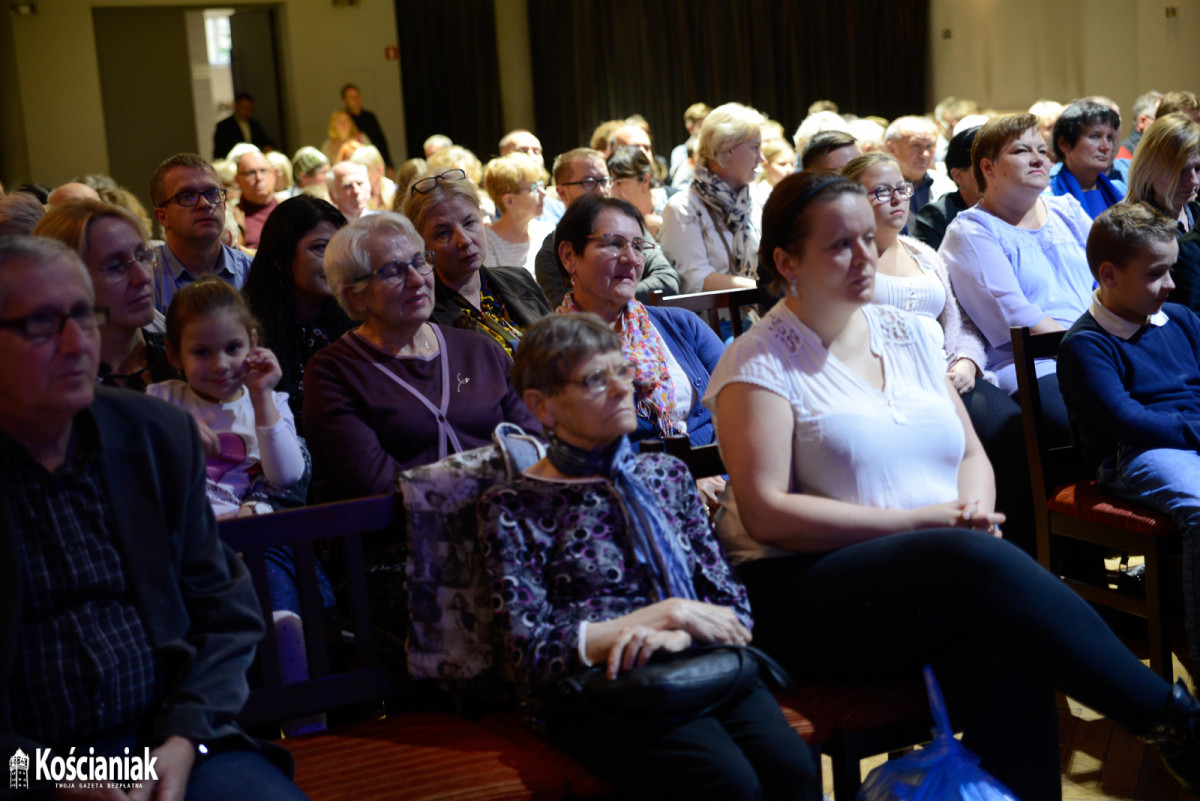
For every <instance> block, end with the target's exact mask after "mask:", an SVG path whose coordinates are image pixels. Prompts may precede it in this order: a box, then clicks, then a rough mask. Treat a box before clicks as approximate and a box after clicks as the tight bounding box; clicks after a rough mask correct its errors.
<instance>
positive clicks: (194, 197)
mask: <svg viewBox="0 0 1200 801" xmlns="http://www.w3.org/2000/svg"><path fill="white" fill-rule="evenodd" d="M200 198H204V202H205V203H207V204H208V205H210V206H220V205H221V204H222V203H224V202H225V190H224V189H221V188H220V187H213V188H212V189H205V190H204V191H203V192H197V191H196V190H194V189H185V190H183V191H182V192H176V193H175V194H174V195H172V196H171V197H169V198H167V199H166V200H164V201H163V202H162V203H159V204H158V206H159V208H162V207H163V206H165V205H167V204H168V203H178V204H179V205H180V206H183V207H184V208H185V209H190V208H192V207H193V206H196V205H199V203H200Z"/></svg>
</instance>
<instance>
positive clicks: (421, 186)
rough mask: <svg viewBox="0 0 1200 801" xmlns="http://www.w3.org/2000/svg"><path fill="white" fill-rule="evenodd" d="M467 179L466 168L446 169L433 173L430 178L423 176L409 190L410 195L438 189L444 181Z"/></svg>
mask: <svg viewBox="0 0 1200 801" xmlns="http://www.w3.org/2000/svg"><path fill="white" fill-rule="evenodd" d="M466 179H467V171H466V170H457V169H456V170H446V171H445V172H444V173H442V174H441V175H431V176H429V177H428V178H422V179H421V180H419V181H417V182H416V183H415V184H413V185H412V189H410V190H409V191H408V194H409V196H410V197H411V196H412V195H418V194H420V195H423V194H425V193H426V192H432V191H433V190H434V189H437V185H438V184H439V183H441V182H442V181H465V180H466Z"/></svg>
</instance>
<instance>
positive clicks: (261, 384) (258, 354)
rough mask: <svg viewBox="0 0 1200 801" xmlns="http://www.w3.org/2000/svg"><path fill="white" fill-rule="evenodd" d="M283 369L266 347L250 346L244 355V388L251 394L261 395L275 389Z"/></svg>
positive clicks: (281, 376)
mask: <svg viewBox="0 0 1200 801" xmlns="http://www.w3.org/2000/svg"><path fill="white" fill-rule="evenodd" d="M281 378H283V370H282V369H281V368H280V366H279V360H278V359H276V358H275V354H274V353H272V352H271V351H270V350H269V349H268V348H251V349H250V355H249V356H247V357H246V390H247V391H248V392H250V393H251V394H253V395H262V394H265V393H267V392H270V391H271V390H273V389H275V387H276V386H278V385H279V379H281Z"/></svg>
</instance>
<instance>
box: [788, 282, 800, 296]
mask: <svg viewBox="0 0 1200 801" xmlns="http://www.w3.org/2000/svg"><path fill="white" fill-rule="evenodd" d="M790 285H791V288H790V289H789V290H788V294H789V295H791V296H792V297H793V298H794V297H796V296H797V295H799V294H800V286H799V285H798V284H797V283H796V279H795V278H794V277H793V278H792V280H791V282H790Z"/></svg>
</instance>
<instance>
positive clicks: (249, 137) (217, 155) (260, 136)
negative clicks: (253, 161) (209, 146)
mask: <svg viewBox="0 0 1200 801" xmlns="http://www.w3.org/2000/svg"><path fill="white" fill-rule="evenodd" d="M238 142H249V143H250V144H252V145H256V146H257V147H258V149H259V150H261V151H263V152H264V153H265V152H266V151H268V150H274V149H275V142H274V141H272V139H271V137H269V136H267V132H266V131H264V130H263V127H262V126H261V125H259V124H258V120H256V119H254V98H253V97H251V96H250V95H249V94H248V93H246V92H239V93H238V95H237V96H236V97H235V98H234V99H233V114H231V115H230V116H228V117H226V118H225V119H223V120H221V121H220V122H218V123H217V129H216V130H215V131H214V132H213V158H214V159H223V158H225V156H227V155H228V154H229V151H230V150H233V146H234V145H236V144H237V143H238Z"/></svg>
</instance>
